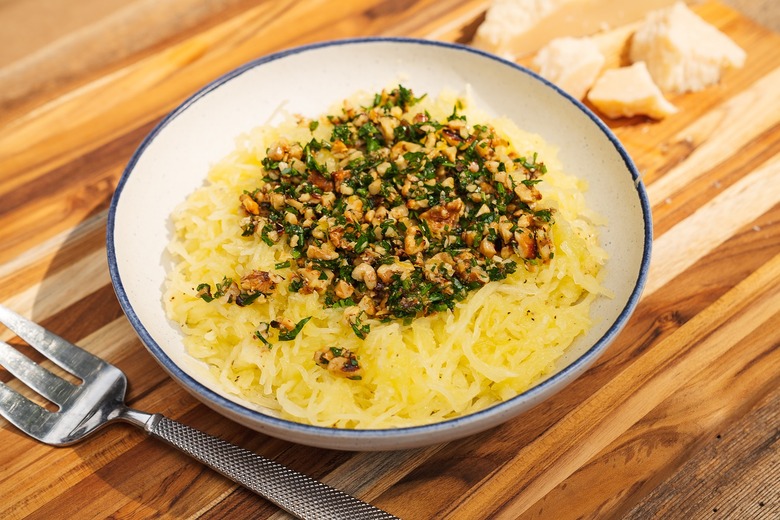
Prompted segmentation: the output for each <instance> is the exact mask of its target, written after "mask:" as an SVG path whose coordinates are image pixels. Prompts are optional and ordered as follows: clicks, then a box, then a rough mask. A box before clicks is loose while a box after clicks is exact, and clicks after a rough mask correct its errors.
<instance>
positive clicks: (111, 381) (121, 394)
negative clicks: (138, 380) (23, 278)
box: [0, 305, 396, 520]
mask: <svg viewBox="0 0 780 520" xmlns="http://www.w3.org/2000/svg"><path fill="white" fill-rule="evenodd" d="M0 323H2V324H4V325H5V326H6V327H8V329H10V330H11V331H13V332H14V333H15V334H16V335H17V336H19V337H20V338H21V339H23V340H24V341H26V342H27V343H28V344H29V345H30V346H31V347H33V348H35V349H36V350H37V351H38V352H40V353H41V354H43V355H44V356H46V357H47V358H49V359H50V360H51V361H52V362H54V363H55V364H57V365H58V366H59V367H60V368H62V369H63V370H65V371H67V372H69V373H70V374H72V375H74V376H75V377H77V378H79V379H81V380H82V383H81V384H73V383H71V382H69V381H66V380H65V379H63V378H61V377H59V376H58V375H56V374H54V373H52V372H50V371H49V370H46V369H45V368H43V367H41V366H40V365H38V364H37V363H35V362H33V361H32V360H31V359H29V358H28V357H27V356H25V355H23V354H21V353H20V352H19V351H18V350H17V349H15V348H14V347H12V346H10V345H9V344H8V343H5V342H3V341H0V365H2V366H3V367H5V369H6V370H7V371H8V372H9V373H11V374H12V375H13V376H15V377H16V378H17V379H19V380H20V381H21V382H23V383H25V384H26V385H27V386H29V387H30V388H31V389H32V390H34V391H36V392H38V393H39V394H40V395H42V396H43V397H44V398H46V399H47V400H49V401H51V402H52V403H54V404H56V405H57V406H58V407H59V410H58V411H56V412H51V411H49V410H47V409H45V408H43V407H42V406H39V405H38V404H36V403H34V402H32V401H30V400H29V399H27V398H26V397H24V396H23V395H21V394H20V393H19V392H17V391H15V390H13V389H12V388H10V387H9V386H8V385H6V384H4V383H2V382H0V415H2V416H3V417H5V418H6V419H7V420H8V421H9V422H11V423H12V424H13V425H14V426H16V427H17V428H19V429H20V430H22V431H23V432H25V433H26V434H28V435H30V436H31V437H33V438H35V439H37V440H39V441H41V442H44V443H46V444H52V445H55V446H65V445H68V444H72V443H74V442H77V441H79V440H81V439H83V438H84V437H86V436H87V435H89V434H90V433H92V432H94V431H95V430H97V429H98V428H100V427H102V426H104V425H106V424H108V423H110V422H113V421H124V422H128V423H130V424H134V425H136V426H138V427H140V428H143V429H144V430H146V432H147V433H149V435H151V436H152V437H156V438H158V439H160V440H163V441H165V442H166V443H168V444H170V445H171V446H174V447H176V448H178V449H180V450H181V451H183V452H184V453H186V454H188V455H191V456H192V457H194V458H196V459H197V460H199V461H200V462H202V463H203V464H206V465H207V466H209V467H211V468H212V469H214V470H216V471H218V472H219V473H221V474H223V475H224V476H226V477H228V478H229V479H231V480H233V481H235V482H237V483H239V484H241V485H243V486H245V487H247V488H248V489H250V490H252V491H254V492H255V493H257V494H258V495H260V496H262V497H264V498H266V499H267V500H269V501H271V502H273V503H274V504H276V505H277V506H279V507H280V508H282V509H284V510H285V511H287V512H288V513H291V514H292V515H294V516H296V517H298V518H302V519H310V518H312V519H313V518H316V519H326V518H327V519H344V518H349V519H377V520H379V519H390V518H396V517H395V516H392V515H390V514H389V513H386V512H385V511H382V510H381V509H377V508H375V507H374V506H371V505H369V504H367V503H365V502H362V501H360V500H358V499H356V498H354V497H352V496H351V495H348V494H346V493H344V492H342V491H339V490H338V489H335V488H332V487H330V486H328V485H326V484H324V483H322V482H319V481H317V480H314V479H312V478H310V477H308V476H306V475H303V474H301V473H298V472H297V471H294V470H291V469H289V468H287V467H285V466H283V465H281V464H279V463H278V462H275V461H272V460H270V459H267V458H265V457H261V456H259V455H257V454H255V453H253V452H251V451H248V450H245V449H243V448H239V447H238V446H235V445H233V444H230V443H229V442H226V441H224V440H222V439H218V438H216V437H213V436H211V435H208V434H206V433H203V432H202V431H200V430H196V429H194V428H190V427H189V426H186V425H184V424H181V423H178V422H176V421H173V420H171V419H168V418H166V417H164V416H162V415H160V414H149V413H144V412H140V411H138V410H133V409H131V408H128V407H127V406H126V405H125V391H126V389H127V378H126V377H125V374H124V373H123V372H122V371H121V370H119V369H118V368H117V367H115V366H114V365H111V364H109V363H107V362H106V361H104V360H102V359H101V358H99V357H97V356H95V355H93V354H90V353H89V352H87V351H86V350H84V349H82V348H80V347H77V346H76V345H73V344H72V343H69V342H67V341H65V340H64V339H62V338H61V337H59V336H57V335H55V334H53V333H52V332H50V331H48V330H46V329H44V328H43V327H41V326H40V325H37V324H35V323H33V322H31V321H29V320H27V319H25V318H23V317H22V316H20V315H18V314H16V313H15V312H13V311H11V310H10V309H8V308H6V307H4V306H2V305H0Z"/></svg>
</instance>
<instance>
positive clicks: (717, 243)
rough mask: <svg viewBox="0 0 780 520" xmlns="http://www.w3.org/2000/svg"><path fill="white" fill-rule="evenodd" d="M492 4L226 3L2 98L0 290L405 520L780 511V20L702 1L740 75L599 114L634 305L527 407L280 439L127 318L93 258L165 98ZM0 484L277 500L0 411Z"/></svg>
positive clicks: (151, 513)
mask: <svg viewBox="0 0 780 520" xmlns="http://www.w3.org/2000/svg"><path fill="white" fill-rule="evenodd" d="M487 4H488V3H487V2H486V1H477V0H453V1H450V2H440V1H437V0H420V1H412V0H408V1H389V0H388V1H380V0H367V1H364V2H358V1H356V0H354V1H343V2H336V1H324V0H323V1H316V2H292V1H280V2H271V1H264V2H235V3H232V7H231V8H230V9H227V10H225V11H221V12H215V14H214V17H213V18H211V19H210V20H209V21H208V23H203V24H199V25H197V26H195V27H192V26H187V27H186V28H183V29H182V30H181V31H180V32H177V33H176V34H175V35H172V36H171V37H170V38H168V39H167V40H165V41H163V42H160V43H157V44H155V45H153V46H151V47H148V48H145V49H144V50H141V51H138V52H136V53H134V54H132V55H131V56H125V57H122V58H121V59H117V60H116V61H113V62H111V63H109V64H108V65H103V66H101V67H99V68H97V69H89V70H83V71H81V72H78V73H75V74H73V75H72V76H70V77H69V79H68V80H67V81H64V82H62V83H59V84H57V85H54V86H50V87H48V88H47V89H43V90H40V91H32V92H29V93H28V94H27V95H25V96H22V97H17V98H15V99H14V100H13V102H8V103H6V104H5V105H3V106H2V110H0V303H3V304H5V305H8V306H9V307H12V308H14V309H15V310H17V311H19V312H21V313H23V314H25V315H27V316H30V317H32V318H33V319H35V320H36V321H38V322H40V323H41V324H43V325H44V326H46V327H48V328H50V329H52V330H54V331H55V332H57V333H58V334H60V335H62V336H64V337H66V338H68V339H70V340H72V341H75V342H78V343H79V344H81V345H82V346H84V347H85V348H87V349H89V350H90V351H92V352H95V353H97V354H99V355H101V356H104V357H105V358H107V359H108V360H110V361H111V362H113V363H115V364H117V365H118V366H119V367H120V368H121V369H122V370H124V371H125V372H126V373H127V375H128V378H129V380H130V384H131V387H130V394H129V402H130V404H131V405H132V406H133V407H136V408H139V409H142V410H147V411H154V412H161V413H163V414H165V415H167V416H169V417H171V418H174V419H177V420H180V421H182V422H185V423H187V424H189V425H191V426H194V427H197V428H200V429H202V430H204V431H207V432H209V433H212V434H215V435H218V436H220V437H223V438H225V439H227V440H229V441H231V442H234V443H236V444H239V445H241V446H243V447H245V448H248V449H250V450H253V451H255V452H257V453H260V454H263V455H266V456H269V457H271V458H274V459H276V460H278V461H280V462H282V463H284V464H286V465H289V466H291V467H293V468H295V469H297V470H299V471H302V472H304V473H307V474H309V475H311V476H313V477H315V478H318V479H321V480H323V481H325V482H327V483H329V484H331V485H334V486H337V487H339V488H341V489H344V490H346V491H348V492H350V493H353V494H355V495H357V496H359V497H361V498H363V499H365V500H368V501H371V502H372V503H374V504H375V505H377V506H379V507H382V508H384V509H386V510H387V511H389V512H391V513H393V514H395V515H398V516H400V517H402V518H409V519H429V518H463V519H474V518H488V517H490V518H555V519H565V518H604V517H621V516H628V517H632V518H648V517H653V515H658V516H659V517H665V518H679V517H683V516H685V517H688V516H691V517H695V518H699V517H702V518H703V517H707V518H709V517H716V518H718V517H723V518H749V517H761V516H762V515H765V516H763V517H765V518H769V517H772V516H773V515H774V516H777V515H780V496H779V494H778V482H780V475H779V474H778V473H779V472H780V469H779V468H780V464H779V463H778V458H777V453H778V451H779V450H778V446H777V443H778V441H777V426H778V422H777V417H778V406H780V398H779V397H778V383H780V350H779V349H778V344H780V129H779V125H780V95H778V92H780V60H779V59H778V57H779V56H780V36H779V35H777V34H775V33H772V32H771V31H769V30H767V29H764V28H762V27H760V26H759V25H757V24H755V23H754V22H751V21H749V20H748V19H746V18H744V17H743V16H741V15H740V14H738V13H737V12H735V11H733V10H731V9H729V8H726V7H724V6H723V5H721V4H719V3H717V2H706V3H703V4H701V5H696V7H695V10H696V11H697V12H698V13H699V14H700V15H701V16H702V17H703V18H705V19H706V20H707V21H709V22H710V23H712V24H714V25H716V26H717V27H719V28H720V29H721V30H722V31H724V32H725V33H727V34H728V35H729V36H730V37H731V38H732V39H734V40H735V41H736V43H737V44H739V45H740V46H741V47H743V48H744V49H745V50H746V51H747V53H748V58H747V62H746V64H745V66H744V68H742V69H741V70H736V71H729V72H727V73H726V75H725V76H724V78H723V81H722V82H721V84H720V85H718V86H714V87H711V88H708V89H706V90H704V91H702V92H698V93H692V94H686V95H679V96H671V97H670V100H671V101H672V102H673V103H674V104H675V105H677V107H678V108H679V113H678V114H676V115H674V116H672V117H670V118H668V119H666V120H664V121H662V122H654V121H650V120H647V119H644V118H639V117H637V118H631V119H622V120H615V121H609V120H608V121H607V123H608V124H609V126H610V127H611V128H612V129H613V130H614V131H615V133H616V135H617V136H618V137H619V139H620V140H621V141H622V142H623V143H624V145H625V146H626V148H627V149H628V151H629V153H630V154H631V156H632V158H633V159H634V161H635V162H636V164H637V166H638V168H639V170H640V172H641V173H642V175H643V181H644V182H645V184H646V185H647V189H648V193H649V196H650V200H651V204H652V209H653V220H654V232H655V243H654V252H653V260H652V265H651V271H650V279H649V283H648V285H647V288H646V290H645V293H644V295H643V298H642V300H641V302H640V304H639V307H638V309H637V311H636V313H635V315H634V316H633V317H632V318H631V320H630V322H629V324H628V325H627V327H626V328H625V329H624V331H623V332H622V333H621V334H620V335H619V337H618V338H617V340H616V341H615V342H614V344H613V345H612V346H611V347H610V349H609V350H608V351H607V352H606V354H605V355H604V356H603V357H602V358H601V359H600V360H599V362H598V363H597V364H596V365H595V366H594V367H593V368H592V369H591V370H589V371H588V372H587V373H586V374H585V375H584V376H582V377H581V378H580V379H578V380H577V381H576V382H575V383H574V384H572V385H571V386H570V387H568V388H566V389H565V390H564V391H562V392H561V393H560V394H559V395H557V396H555V398H553V399H551V400H549V401H548V402H545V403H544V404H542V405H539V406H538V407H537V408H536V409H534V410H532V411H531V412H529V413H527V414H525V415H523V416H522V417H519V418H517V419H515V420H512V421H510V422H508V423H506V424H505V425H503V426H501V427H498V428H495V429H493V430H491V431H488V432H485V433H483V434H479V435H475V436H473V437H469V438H466V439H463V440H460V441H456V442H451V443H448V444H444V445H437V446H431V447H428V448H421V449H417V450H409V451H403V452H387V453H351V452H340V451H328V450H320V449H314V448H308V447H304V446H297V445H293V444H290V443H287V442H285V441H282V440H277V439H273V438H269V437H266V436H263V435H260V434H257V433H255V432H253V431H250V430H247V429H246V428H243V427H241V426H239V425H237V424H235V423H233V422H231V421H229V420H227V419H224V418H222V417H221V416H219V415H217V414H215V413H213V412H211V411H210V410H209V409H207V408H206V407H204V406H202V405H200V404H198V402H197V401H196V400H194V399H193V398H192V397H190V396H189V395H188V394H187V393H186V392H185V391H183V390H182V389H181V388H180V387H178V386H177V385H176V384H175V383H174V382H173V381H172V380H171V379H170V378H168V377H167V376H166V375H165V373H164V372H163V371H162V370H161V369H160V368H159V367H158V366H157V365H156V363H155V362H154V361H153V360H152V358H151V357H150V356H149V355H148V354H147V353H146V351H145V349H144V347H143V346H142V344H141V343H140V342H139V340H138V339H137V337H136V336H135V335H134V333H133V331H132V329H131V327H130V326H129V324H128V323H127V321H126V319H125V318H124V316H123V314H122V312H121V309H120V308H119V305H118V303H117V302H116V299H115V297H114V294H113V290H112V288H111V286H110V282H109V277H108V271H107V267H106V252H105V236H104V233H105V222H106V213H107V208H108V205H109V202H110V198H111V196H112V193H113V190H114V187H115V186H116V184H117V181H118V179H119V177H120V176H121V173H122V171H123V168H124V166H125V165H126V163H127V161H128V159H129V158H130V156H131V155H132V153H133V151H134V150H135V148H136V147H137V146H138V145H139V144H140V142H141V140H142V139H143V138H144V136H145V135H146V134H147V133H148V132H149V131H150V130H151V129H152V128H153V127H154V125H155V124H156V123H157V122H158V121H159V120H160V119H161V118H162V117H163V116H164V115H165V114H166V113H167V112H168V111H169V110H171V109H173V108H174V107H175V106H177V104H178V103H180V102H181V101H182V100H183V99H184V98H186V97H187V96H188V95H190V94H192V93H193V92H194V91H196V90H197V89H198V88H199V87H201V86H202V85H204V84H205V83H207V82H209V81H211V80H213V79H214V78H216V77H218V76H219V75H220V74H223V73H225V72H227V71H229V70H231V69H233V68H235V67H236V66H238V65H240V64H242V63H244V62H246V61H249V60H251V59H253V58H257V57H259V56H262V55H265V54H267V53H270V52H274V51H277V50H281V49H284V48H288V47H291V46H294V45H299V44H303V43H308V42H315V41H321V40H326V39H334V38H342V37H350V36H362V35H393V36H398V35H401V36H415V37H424V38H433V39H441V40H445V41H458V42H461V43H466V44H468V43H469V42H470V41H471V38H472V37H473V34H474V31H475V28H476V27H477V25H478V24H479V23H480V21H481V20H482V17H483V16H484V11H485V8H486V6H487ZM347 65H348V64H345V66H347ZM0 338H1V339H5V340H7V339H8V338H9V334H8V333H7V332H6V331H4V330H0ZM9 379H10V376H8V374H6V373H4V372H2V371H0V380H2V381H3V382H7V381H9ZM12 384H13V383H12ZM746 461H747V462H746ZM0 496H2V497H3V500H2V501H0V518H46V519H48V518H107V517H114V518H157V517H169V518H200V517H205V518H226V517H229V518H280V517H283V516H284V515H283V514H282V513H280V512H278V511H277V510H276V509H275V508H274V506H272V505H271V504H269V503H268V502H266V501H264V500H262V499H260V498H258V497H257V496H255V495H253V494H251V493H250V492H247V491H245V490H244V489H243V488H240V487H237V486H236V485H234V484H233V483H231V482H229V481H227V480H226V479H224V478H222V477H221V476H219V475H216V474H214V473H213V472H211V471H209V470H206V469H204V468H203V467H201V466H199V465H197V464H196V463H194V462H192V461H191V460H190V459H188V458H187V457H186V456H184V455H181V454H179V453H178V452H175V451H174V450H172V449H170V448H168V447H166V446H164V445H162V444H160V443H158V442H156V441H153V440H150V439H148V438H146V437H145V435H144V434H143V433H142V432H140V431H137V430H134V429H132V427H130V426H115V427H112V428H109V429H107V430H105V431H104V432H102V433H100V434H99V435H97V436H95V437H94V438H93V439H91V440H89V441H87V442H84V443H82V444H78V445H76V446H73V447H69V448H59V449H55V448H51V447H48V446H44V445H41V444H38V443H36V442H34V441H31V440H30V439H28V438H26V437H24V436H23V435H22V434H21V433H20V432H19V431H18V430H16V429H14V428H13V427H12V426H10V425H8V424H7V423H5V422H4V421H0Z"/></svg>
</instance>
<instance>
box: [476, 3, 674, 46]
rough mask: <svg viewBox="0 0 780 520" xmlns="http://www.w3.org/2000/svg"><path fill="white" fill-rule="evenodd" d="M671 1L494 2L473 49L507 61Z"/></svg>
mask: <svg viewBox="0 0 780 520" xmlns="http://www.w3.org/2000/svg"><path fill="white" fill-rule="evenodd" d="M673 2H674V0H630V1H626V0H493V1H492V2H491V4H490V6H489V7H488V10H487V12H486V13H485V21H484V22H482V24H480V26H479V27H478V28H477V33H476V34H475V36H474V42H473V44H474V46H475V47H478V48H480V49H484V50H486V51H490V52H493V53H496V54H499V55H501V56H504V57H507V58H509V59H517V58H522V57H524V56H528V55H529V54H533V53H534V52H537V51H538V50H539V49H540V48H541V47H543V46H544V45H546V44H547V43H549V42H550V41H552V40H554V39H555V38H563V37H566V36H569V37H582V36H590V35H592V34H595V33H597V32H599V31H604V30H605V29H609V28H614V27H620V26H623V25H626V24H629V23H632V22H636V21H639V20H641V19H642V18H643V17H644V16H645V14H646V13H647V12H648V11H651V10H653V9H660V8H662V7H667V6H669V5H672V3H673Z"/></svg>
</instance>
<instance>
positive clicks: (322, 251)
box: [306, 242, 339, 260]
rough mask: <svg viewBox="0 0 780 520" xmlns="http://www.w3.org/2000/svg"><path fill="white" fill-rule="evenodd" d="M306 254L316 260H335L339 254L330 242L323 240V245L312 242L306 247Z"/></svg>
mask: <svg viewBox="0 0 780 520" xmlns="http://www.w3.org/2000/svg"><path fill="white" fill-rule="evenodd" d="M306 256H307V257H309V258H311V259H314V260H335V259H337V258H338V257H339V254H338V253H337V252H336V251H335V249H334V248H333V244H332V243H330V242H323V244H322V245H321V246H316V245H314V244H310V245H309V247H308V248H307V249H306Z"/></svg>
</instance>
